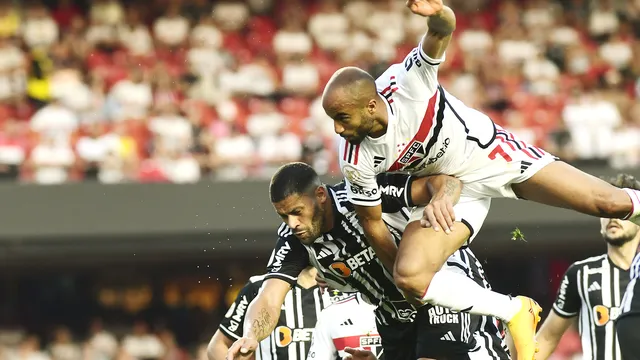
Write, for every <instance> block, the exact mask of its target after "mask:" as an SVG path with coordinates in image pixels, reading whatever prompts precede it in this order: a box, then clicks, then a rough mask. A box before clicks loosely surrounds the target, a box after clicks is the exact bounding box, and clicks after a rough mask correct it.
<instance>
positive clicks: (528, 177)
mask: <svg viewBox="0 0 640 360" xmlns="http://www.w3.org/2000/svg"><path fill="white" fill-rule="evenodd" d="M407 6H408V7H409V8H410V10H411V11H412V12H413V13H414V14H417V15H420V16H423V17H427V18H428V21H427V25H428V29H429V30H428V31H427V33H426V34H425V36H424V37H423V39H422V41H421V42H420V44H419V45H418V46H417V47H416V48H414V49H413V50H412V51H411V52H410V53H409V54H408V55H407V56H406V57H405V60H404V62H403V63H400V64H394V65H392V66H391V67H389V69H388V70H387V71H386V72H385V73H383V74H382V75H381V76H380V77H379V78H378V79H377V80H375V79H373V78H372V77H371V76H370V75H369V74H368V73H366V72H365V71H363V70H361V69H358V68H355V67H349V68H344V69H340V70H338V71H337V72H336V73H335V74H334V75H333V76H332V78H331V79H330V80H329V82H328V84H327V85H326V87H325V89H324V93H323V99H322V105H323V107H324V109H325V112H326V113H327V115H328V116H329V117H331V118H332V119H333V122H334V127H335V132H336V133H337V134H339V135H340V136H341V137H342V138H343V139H342V140H341V144H340V148H339V159H340V168H341V171H342V173H343V174H344V176H345V178H346V179H347V180H348V186H347V189H348V196H349V200H350V201H351V202H352V203H353V204H354V205H356V211H357V213H358V217H359V220H360V222H361V224H362V226H363V228H364V230H365V232H366V234H367V237H368V238H369V240H370V242H371V243H372V246H373V247H374V249H375V251H376V254H377V256H378V257H379V258H380V259H381V260H382V261H383V262H384V264H385V266H386V267H387V268H388V269H390V270H393V272H394V279H395V281H396V284H397V285H398V287H400V288H401V289H402V290H403V291H404V293H405V295H406V296H407V298H408V299H411V300H412V301H415V302H419V303H431V304H437V305H441V306H444V307H448V308H450V309H453V310H466V311H469V312H471V313H474V314H482V315H491V316H496V317H498V318H500V319H502V320H504V321H505V322H506V324H507V326H508V327H509V330H510V333H511V335H512V336H513V340H514V343H515V346H516V348H517V349H518V354H519V357H520V358H521V359H526V360H531V359H532V358H533V355H534V353H535V347H536V345H535V340H534V336H535V329H536V326H537V323H538V321H539V319H540V317H539V313H540V311H541V309H540V307H539V306H538V305H537V303H535V302H534V301H533V300H531V299H529V298H525V297H518V298H511V297H509V296H506V295H501V294H497V293H495V292H491V291H488V290H486V289H481V288H480V287H478V286H477V285H476V284H473V283H471V282H470V281H469V279H467V278H465V277H463V276H459V275H457V274H452V273H445V272H439V270H440V268H441V266H442V265H443V263H444V262H445V260H446V259H447V257H449V256H450V255H451V254H452V253H453V252H454V251H456V250H457V249H458V248H459V247H460V246H462V245H464V244H465V242H467V241H471V240H472V239H473V237H474V235H476V234H477V232H478V230H479V229H480V227H481V225H482V222H483V221H484V218H485V216H486V214H487V212H488V208H489V205H490V201H491V198H493V197H506V198H514V199H515V198H521V199H527V200H531V201H535V202H539V203H543V204H548V205H552V206H557V207H564V208H569V209H573V210H576V211H579V212H582V213H585V214H589V215H593V216H598V217H605V218H617V219H628V220H631V221H633V222H634V223H636V224H638V223H640V192H638V191H635V190H631V189H619V188H616V187H614V186H611V185H609V184H607V183H606V182H604V181H602V180H600V179H597V178H595V177H592V176H590V175H588V174H585V173H583V172H581V171H579V170H577V169H575V168H574V167H572V166H570V165H568V164H566V163H564V162H561V161H556V160H557V159H556V158H555V157H554V156H552V155H550V154H548V153H546V152H545V151H543V150H542V149H540V148H537V147H535V146H532V145H529V144H526V143H525V142H523V141H521V140H519V139H517V138H516V137H514V136H513V135H512V134H510V133H508V132H506V131H505V130H504V129H502V128H500V127H499V126H497V125H496V124H494V123H493V121H491V119H490V118H489V117H487V116H486V115H484V114H482V113H480V112H479V111H477V110H474V109H471V108H468V107H467V106H465V105H464V104H463V103H462V102H461V101H459V100H457V99H456V98H455V97H453V96H452V95H451V94H449V93H447V92H446V91H445V90H444V89H443V88H442V87H441V86H440V85H439V84H438V78H437V74H438V65H439V64H440V63H442V62H443V61H444V58H445V50H446V48H447V45H448V44H449V41H450V40H451V35H452V33H453V31H454V29H455V23H456V22H455V15H454V13H453V11H452V10H451V9H450V8H449V7H446V6H444V5H443V3H442V0H409V1H407ZM390 171H403V172H409V173H411V174H415V175H423V174H445V175H451V176H455V177H457V178H459V179H460V180H461V181H462V182H463V184H464V189H463V194H462V197H461V199H460V201H459V203H458V204H457V205H456V208H455V209H456V211H455V213H454V210H453V208H450V207H442V206H440V205H441V204H440V201H439V199H437V198H434V199H433V200H432V203H431V204H432V205H438V206H434V208H435V210H434V209H431V208H426V211H425V212H424V213H423V212H422V210H420V209H416V210H414V213H413V214H412V217H411V220H413V221H412V222H411V223H410V224H409V225H408V226H407V228H406V229H405V231H404V235H403V238H402V241H401V242H400V245H399V246H396V243H395V242H394V241H393V240H392V236H391V234H390V233H389V231H388V229H387V228H386V227H385V226H384V222H383V221H382V218H381V207H380V194H379V192H378V191H377V185H376V177H375V176H376V174H378V173H382V172H390ZM462 208H465V209H467V211H471V210H470V209H475V213H476V214H477V215H476V216H468V217H466V218H460V217H456V214H457V213H458V212H459V211H458V209H462ZM443 209H444V210H443ZM440 229H442V230H443V231H440Z"/></svg>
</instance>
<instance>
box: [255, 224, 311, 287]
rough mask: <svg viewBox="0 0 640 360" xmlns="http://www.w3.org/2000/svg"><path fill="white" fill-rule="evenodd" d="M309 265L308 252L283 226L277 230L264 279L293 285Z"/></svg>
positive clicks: (286, 227)
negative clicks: (279, 280) (276, 239)
mask: <svg viewBox="0 0 640 360" xmlns="http://www.w3.org/2000/svg"><path fill="white" fill-rule="evenodd" d="M309 265H310V263H309V252H308V251H307V248H305V247H304V245H302V243H301V242H300V240H298V238H296V237H295V235H293V233H292V232H291V229H289V227H288V226H287V225H285V224H282V225H281V226H280V229H279V230H278V242H277V243H276V247H275V249H274V250H273V252H272V253H271V257H270V258H269V263H268V264H267V274H266V275H265V280H266V279H272V278H276V279H281V280H284V281H286V282H288V283H289V284H291V285H294V284H295V283H296V281H297V280H298V275H300V272H301V271H302V270H304V269H305V268H306V267H308V266H309Z"/></svg>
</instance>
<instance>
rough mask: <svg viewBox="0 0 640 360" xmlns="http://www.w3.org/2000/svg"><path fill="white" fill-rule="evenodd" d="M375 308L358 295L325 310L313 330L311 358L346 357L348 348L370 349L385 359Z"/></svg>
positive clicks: (321, 359)
mask: <svg viewBox="0 0 640 360" xmlns="http://www.w3.org/2000/svg"><path fill="white" fill-rule="evenodd" d="M375 309H376V307H375V306H374V305H370V304H368V303H367V302H366V301H364V299H362V297H361V296H360V294H359V293H355V294H353V295H351V296H350V297H348V298H346V299H344V300H341V301H337V302H335V303H334V304H333V305H331V306H329V307H328V308H326V309H324V310H322V312H321V313H320V316H319V317H318V320H317V322H316V328H315V329H314V330H313V340H312V342H311V348H310V349H309V356H308V359H310V360H335V359H339V358H344V357H345V356H347V353H346V352H344V349H345V348H347V347H352V348H362V349H366V350H369V351H371V352H372V353H373V354H375V356H376V357H377V358H378V359H382V339H381V338H380V335H379V334H378V330H377V328H376V317H375V314H374V311H375Z"/></svg>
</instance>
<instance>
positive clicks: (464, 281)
mask: <svg viewBox="0 0 640 360" xmlns="http://www.w3.org/2000/svg"><path fill="white" fill-rule="evenodd" d="M421 300H422V303H429V304H432V305H440V306H442V307H446V308H449V309H451V310H454V311H463V310H464V311H465V312H469V313H471V314H475V315H487V316H495V317H497V318H498V319H501V320H504V321H506V322H508V321H510V320H511V319H512V318H513V317H514V316H515V315H516V314H517V313H518V311H520V308H521V307H522V302H521V301H520V300H519V299H516V298H511V297H510V296H507V295H503V294H500V293H497V292H494V291H491V290H489V289H485V288H483V287H482V286H480V285H478V284H476V283H475V282H474V281H473V280H471V279H469V278H468V277H466V276H464V275H462V274H459V273H456V272H452V271H446V270H441V271H438V272H437V273H436V274H435V276H434V277H433V279H432V280H431V284H429V288H428V289H427V291H426V294H425V295H424V296H423V297H422V299H421Z"/></svg>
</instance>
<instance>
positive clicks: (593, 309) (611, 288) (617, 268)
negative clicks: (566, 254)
mask: <svg viewBox="0 0 640 360" xmlns="http://www.w3.org/2000/svg"><path fill="white" fill-rule="evenodd" d="M611 183H612V184H613V185H615V186H618V187H627V188H633V189H640V182H638V181H637V180H636V179H635V178H634V177H633V176H630V175H626V174H620V175H618V176H617V177H616V178H614V179H612V180H611ZM600 233H601V234H602V237H603V238H604V240H605V242H606V243H607V253H606V254H603V255H600V256H594V257H590V258H588V259H584V260H580V261H576V262H575V263H573V264H571V266H570V267H569V269H568V270H567V271H566V273H565V275H564V277H563V279H562V283H561V284H560V288H559V289H558V295H557V297H556V300H555V301H554V303H553V309H552V311H551V312H550V313H549V316H548V317H547V319H546V320H545V321H544V323H543V324H542V326H541V327H540V331H539V332H538V334H537V335H536V338H537V340H538V344H539V352H538V354H536V360H546V359H547V358H548V357H549V356H551V353H553V351H554V350H555V349H556V346H558V343H559V342H560V339H561V338H562V335H564V333H565V331H566V330H567V329H568V328H569V326H570V325H571V324H573V323H575V322H576V321H577V322H579V324H580V327H579V331H580V337H581V339H582V353H583V359H585V360H626V359H627V358H626V357H624V356H623V353H621V350H620V347H619V346H618V341H617V340H618V339H617V336H616V331H615V327H614V324H615V322H616V321H617V320H618V316H619V315H620V313H621V311H622V308H623V306H622V303H623V302H622V297H623V294H624V293H625V289H626V288H627V285H628V284H629V281H630V276H629V275H630V268H631V262H632V261H633V257H634V256H635V254H636V249H637V248H638V244H640V226H638V225H636V224H634V223H632V222H630V221H621V220H617V219H601V221H600Z"/></svg>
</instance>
